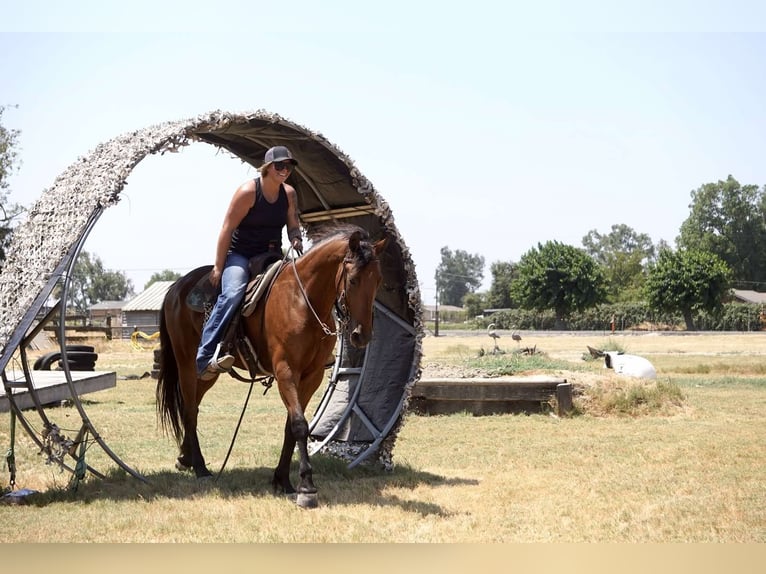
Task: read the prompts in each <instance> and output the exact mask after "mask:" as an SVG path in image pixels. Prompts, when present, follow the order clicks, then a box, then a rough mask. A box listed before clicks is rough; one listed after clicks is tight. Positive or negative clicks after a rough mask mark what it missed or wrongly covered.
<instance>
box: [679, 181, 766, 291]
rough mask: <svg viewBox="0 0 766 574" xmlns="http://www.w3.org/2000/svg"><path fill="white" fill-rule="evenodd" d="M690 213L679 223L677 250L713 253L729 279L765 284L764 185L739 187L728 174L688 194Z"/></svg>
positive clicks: (765, 196)
mask: <svg viewBox="0 0 766 574" xmlns="http://www.w3.org/2000/svg"><path fill="white" fill-rule="evenodd" d="M691 196H692V203H691V205H690V206H689V207H690V208H691V213H690V214H689V217H688V218H687V219H686V221H684V222H683V223H682V224H681V230H680V234H679V236H678V238H677V240H676V243H677V245H678V248H679V249H692V250H701V251H707V252H710V253H715V254H716V255H717V256H718V257H720V258H721V259H722V260H723V261H724V262H725V263H726V264H727V266H728V267H729V268H730V269H731V271H732V280H733V281H735V282H737V281H739V282H746V283H748V284H749V285H753V284H757V283H765V282H766V257H764V253H766V186H764V188H763V189H762V190H759V189H758V186H755V185H745V186H742V185H740V183H739V182H738V181H737V180H736V179H734V178H733V177H732V176H731V175H729V177H728V178H727V179H726V181H720V180H719V181H718V182H716V183H706V184H704V185H702V186H701V187H700V188H699V189H697V190H694V191H692V192H691Z"/></svg>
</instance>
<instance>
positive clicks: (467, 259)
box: [436, 247, 484, 306]
mask: <svg viewBox="0 0 766 574" xmlns="http://www.w3.org/2000/svg"><path fill="white" fill-rule="evenodd" d="M441 256H442V260H441V263H439V266H438V267H437V268H436V291H437V294H438V296H439V302H440V303H442V304H443V305H455V306H459V305H460V304H461V303H462V302H463V297H465V295H466V293H474V292H475V291H476V290H477V289H478V288H479V287H480V286H481V281H482V279H484V257H482V256H481V255H471V254H469V253H467V252H466V251H462V250H460V249H458V250H457V251H455V252H454V253H452V251H450V249H449V248H448V247H442V249H441Z"/></svg>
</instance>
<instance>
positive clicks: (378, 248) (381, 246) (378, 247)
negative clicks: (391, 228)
mask: <svg viewBox="0 0 766 574" xmlns="http://www.w3.org/2000/svg"><path fill="white" fill-rule="evenodd" d="M387 245H388V235H386V236H385V237H384V238H383V239H381V240H380V241H377V242H376V243H375V244H374V245H373V246H372V248H373V249H374V250H375V256H376V257H379V256H380V254H381V253H383V251H385V249H386V246H387Z"/></svg>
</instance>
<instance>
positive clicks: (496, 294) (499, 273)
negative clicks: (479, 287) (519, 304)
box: [487, 261, 518, 309]
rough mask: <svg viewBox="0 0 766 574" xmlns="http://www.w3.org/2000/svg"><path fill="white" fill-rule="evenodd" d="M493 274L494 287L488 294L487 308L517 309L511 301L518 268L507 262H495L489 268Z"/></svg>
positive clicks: (491, 287) (491, 286)
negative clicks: (512, 286)
mask: <svg viewBox="0 0 766 574" xmlns="http://www.w3.org/2000/svg"><path fill="white" fill-rule="evenodd" d="M489 271H490V273H492V285H490V287H489V293H488V294H487V306H488V307H489V308H490V309H511V308H513V307H515V306H516V305H514V303H513V299H511V283H513V280H514V278H515V277H516V276H517V275H518V272H517V270H516V266H515V265H514V264H513V263H506V262H505V261H495V262H494V263H492V265H490V267H489Z"/></svg>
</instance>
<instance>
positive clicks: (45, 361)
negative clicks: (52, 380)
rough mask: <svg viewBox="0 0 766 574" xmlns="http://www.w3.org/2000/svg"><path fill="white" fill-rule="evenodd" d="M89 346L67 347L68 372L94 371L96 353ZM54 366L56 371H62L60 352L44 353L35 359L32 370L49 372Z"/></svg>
mask: <svg viewBox="0 0 766 574" xmlns="http://www.w3.org/2000/svg"><path fill="white" fill-rule="evenodd" d="M94 351H95V348H94V347H91V346H90V345H67V346H66V357H67V362H68V364H69V370H70V371H95V370H96V360H97V359H98V353H95V352H94ZM54 364H55V365H56V367H57V369H56V370H63V368H64V365H63V362H62V360H61V351H54V352H52V353H46V354H45V355H42V356H40V357H38V358H37V360H36V361H35V363H34V365H33V366H32V369H33V370H35V371H50V370H52V369H51V367H52V366H53V365H54Z"/></svg>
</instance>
